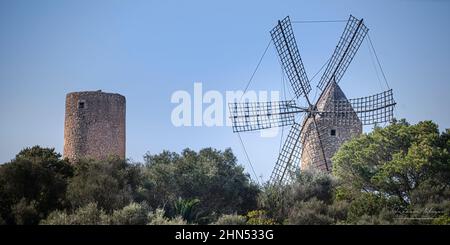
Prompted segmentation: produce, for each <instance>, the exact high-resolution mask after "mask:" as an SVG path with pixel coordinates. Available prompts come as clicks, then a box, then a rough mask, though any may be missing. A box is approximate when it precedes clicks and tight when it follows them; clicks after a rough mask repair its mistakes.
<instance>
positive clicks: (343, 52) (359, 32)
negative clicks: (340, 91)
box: [317, 15, 369, 90]
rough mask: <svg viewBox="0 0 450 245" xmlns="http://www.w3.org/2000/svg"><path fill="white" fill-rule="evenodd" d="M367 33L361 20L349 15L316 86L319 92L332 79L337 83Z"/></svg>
mask: <svg viewBox="0 0 450 245" xmlns="http://www.w3.org/2000/svg"><path fill="white" fill-rule="evenodd" d="M368 31H369V29H368V28H367V27H366V26H365V25H364V22H363V19H361V20H358V19H357V18H355V17H353V16H352V15H350V17H349V19H348V21H347V25H346V26H345V29H344V32H343V33H342V35H341V38H340V39H339V43H338V45H337V46H336V49H335V50H334V53H333V55H332V56H331V59H330V62H329V63H328V65H327V68H326V69H325V72H324V73H323V75H322V77H321V79H320V81H319V83H318V84H317V87H318V88H319V89H320V90H323V88H325V87H326V86H327V85H328V84H329V83H330V81H332V80H333V79H334V81H335V82H336V83H339V81H340V80H341V78H342V76H343V75H344V73H345V71H346V70H347V68H348V66H349V65H350V63H351V61H352V60H353V58H354V57H355V54H356V52H357V51H358V49H359V47H360V46H361V44H362V41H363V40H364V37H365V36H366V34H367V32H368Z"/></svg>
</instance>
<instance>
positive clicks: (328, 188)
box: [258, 170, 338, 224]
mask: <svg viewBox="0 0 450 245" xmlns="http://www.w3.org/2000/svg"><path fill="white" fill-rule="evenodd" d="M337 184H338V183H337V181H336V179H335V178H334V177H333V176H332V175H330V174H328V173H326V172H322V171H318V170H304V171H301V172H299V173H298V174H297V175H296V177H295V179H294V181H293V182H292V183H290V184H289V185H283V186H273V185H267V186H266V187H265V188H264V191H263V192H261V194H260V195H259V199H258V200H259V207H260V208H262V209H264V210H266V211H267V214H268V215H269V216H270V217H272V218H273V219H275V220H276V222H277V223H284V222H286V220H288V218H289V217H300V216H304V215H305V214H306V212H311V211H308V210H304V209H309V208H311V207H317V208H316V209H315V211H318V210H325V211H327V207H326V206H327V205H330V204H331V203H333V200H334V189H335V187H336V186H337ZM310 201H311V203H310ZM319 206H323V207H321V208H319ZM325 211H324V212H325ZM299 212H303V214H299ZM325 213H326V212H325ZM295 219H296V220H297V221H293V219H291V220H290V221H288V222H292V223H295V224H300V223H301V222H302V220H301V219H300V218H295ZM303 221H306V219H303ZM307 223H308V224H309V223H311V222H309V221H308V222H307Z"/></svg>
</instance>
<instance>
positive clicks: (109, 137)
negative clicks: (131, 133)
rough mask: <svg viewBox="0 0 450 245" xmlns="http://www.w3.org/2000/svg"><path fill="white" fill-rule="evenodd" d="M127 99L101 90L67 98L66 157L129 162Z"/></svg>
mask: <svg viewBox="0 0 450 245" xmlns="http://www.w3.org/2000/svg"><path fill="white" fill-rule="evenodd" d="M125 106H126V100H125V97H124V96H122V95H120V94H113V93H104V92H102V91H101V90H99V91H87V92H73V93H68V94H67V96H66V116H65V122H64V157H67V158H68V159H69V160H71V161H76V160H78V159H80V158H93V159H98V160H101V159H105V158H107V157H109V156H118V157H120V158H122V159H125Z"/></svg>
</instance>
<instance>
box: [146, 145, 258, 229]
mask: <svg viewBox="0 0 450 245" xmlns="http://www.w3.org/2000/svg"><path fill="white" fill-rule="evenodd" d="M145 161H146V162H145V165H146V166H145V169H144V176H145V177H144V183H143V188H142V190H141V192H140V193H141V196H142V198H143V199H144V200H146V201H147V202H148V203H149V204H150V206H152V207H164V208H165V210H166V212H167V214H168V216H169V217H174V216H175V215H176V211H175V206H174V204H175V203H176V202H177V200H178V199H179V198H181V199H183V200H194V199H198V200H200V202H199V203H198V205H197V207H196V210H197V211H196V212H198V213H201V214H202V215H203V216H210V219H202V220H201V221H199V220H196V221H195V222H200V223H204V222H208V221H210V220H215V217H217V216H218V215H220V214H227V213H228V214H229V213H235V212H237V213H238V214H244V213H246V212H248V211H249V210H253V209H254V208H255V207H256V198H257V194H258V192H259V189H258V186H256V185H255V184H253V183H252V182H251V179H250V177H249V176H248V174H244V169H243V167H242V166H240V165H237V163H236V162H237V160H236V157H235V156H234V155H233V153H232V151H231V150H230V149H226V150H225V151H224V152H221V151H217V150H214V149H211V148H206V149H202V150H200V151H199V152H198V153H197V152H195V151H192V150H190V149H185V150H183V152H182V153H181V154H177V153H173V152H167V151H165V152H163V153H161V154H157V155H151V154H147V155H146V156H145ZM213 216H214V217H213Z"/></svg>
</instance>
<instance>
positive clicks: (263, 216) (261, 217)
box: [247, 210, 275, 225]
mask: <svg viewBox="0 0 450 245" xmlns="http://www.w3.org/2000/svg"><path fill="white" fill-rule="evenodd" d="M247 219H248V220H247V224H248V225H274V224H275V220H273V219H272V218H270V217H268V216H267V213H266V211H265V210H253V211H250V212H248V213H247Z"/></svg>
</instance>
